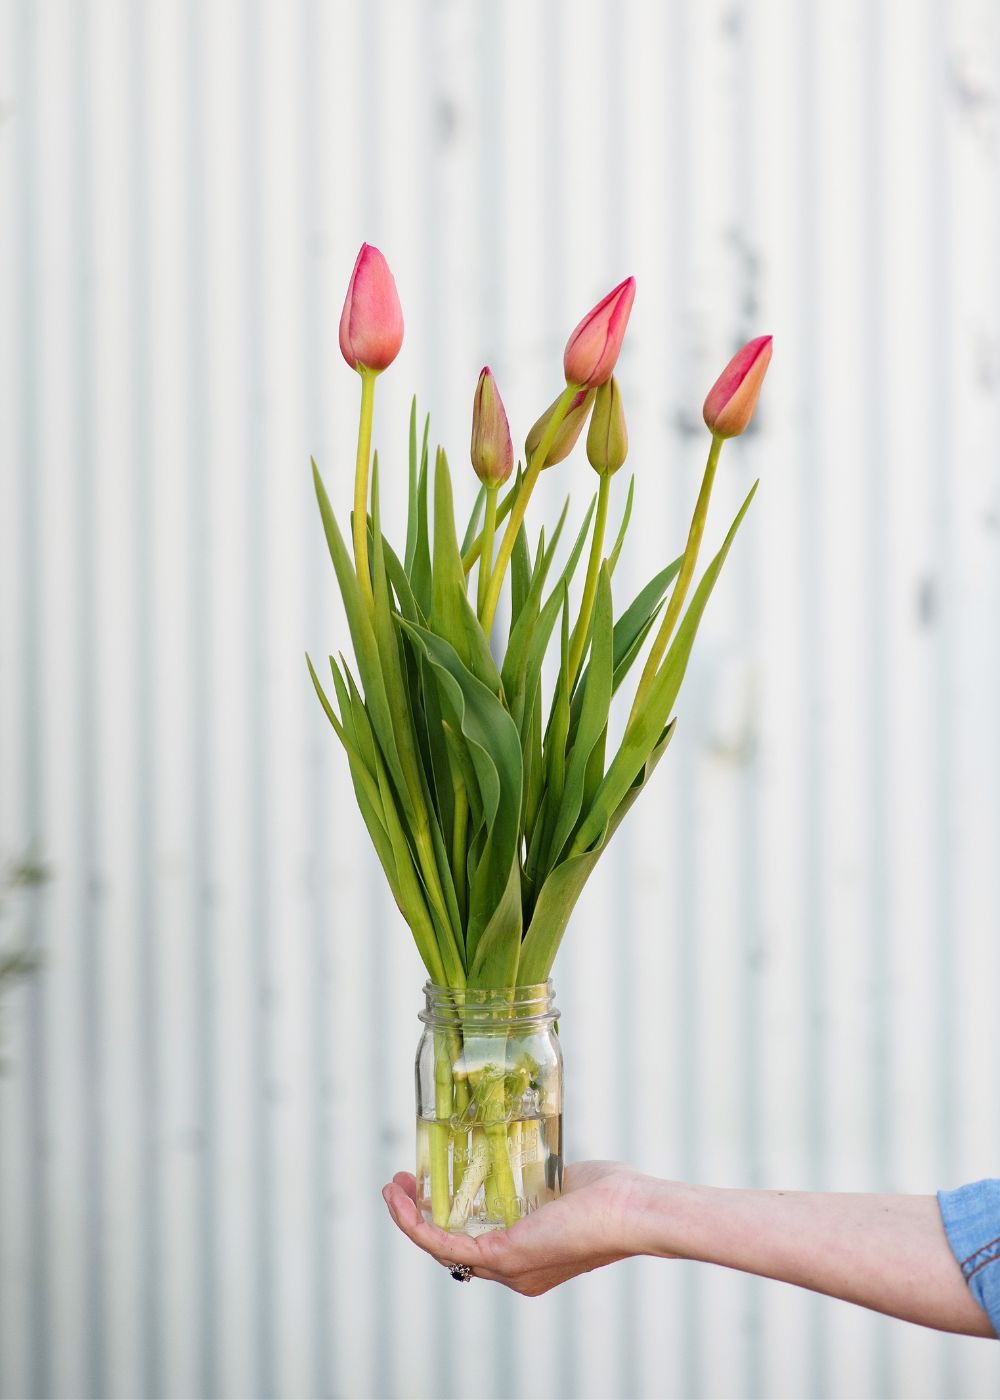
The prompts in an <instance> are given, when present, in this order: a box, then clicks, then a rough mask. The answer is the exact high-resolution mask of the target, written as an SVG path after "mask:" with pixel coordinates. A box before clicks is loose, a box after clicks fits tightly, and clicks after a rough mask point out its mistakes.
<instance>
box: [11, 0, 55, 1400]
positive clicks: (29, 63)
mask: <svg viewBox="0 0 1000 1400" xmlns="http://www.w3.org/2000/svg"><path fill="white" fill-rule="evenodd" d="M37 25H38V17H37V13H36V11H35V7H34V6H33V5H32V4H31V0H22V3H21V4H20V5H19V6H18V13H17V51H18V55H19V59H18V67H17V71H18V74H19V76H20V80H21V82H20V102H19V112H18V119H17V121H16V124H15V128H14V129H15V132H16V155H15V174H14V179H15V189H16V192H17V199H16V205H17V209H18V218H17V237H16V240H15V244H14V256H15V259H16V267H17V271H18V273H19V275H18V276H16V277H15V279H14V281H15V297H16V298H17V301H16V306H17V321H18V345H19V352H18V355H17V363H18V366H19V368H20V383H19V385H18V388H19V390H20V392H19V394H18V400H19V402H20V406H21V407H20V414H19V420H18V422H19V429H20V441H19V456H20V465H21V471H20V482H19V486H20V507H21V517H20V522H19V523H20V535H21V580H20V587H21V636H20V646H19V652H20V655H21V657H22V667H21V692H22V702H21V703H22V716H23V721H24V734H23V741H22V745H21V747H22V752H23V779H22V783H23V790H22V792H21V795H20V809H21V811H20V816H21V821H22V823H23V826H24V829H25V832H26V837H27V841H28V844H29V846H30V847H34V848H36V849H38V850H40V849H41V843H42V839H43V830H42V824H43V821H44V818H45V798H44V788H43V784H44V760H43V754H42V732H41V726H42V714H41V708H40V702H41V692H42V687H41V657H40V646H41V641H40V639H41V635H42V632H41V615H42V604H41V587H42V584H41V540H40V522H39V511H40V506H39V490H38V474H39V469H40V467H41V454H40V452H39V444H38V432H39V429H38V424H39V409H40V391H39V384H38V379H39V345H38V274H37V266H36V261H35V249H36V247H37V242H38V227H39V217H38V185H37V181H36V178H35V171H36V168H37V158H38V150H39V138H38V85H39V82H40V73H39V61H38V48H39V46H38V32H37ZM42 901H43V896H42V895H41V893H40V892H39V891H38V890H37V889H32V890H30V891H29V898H28V899H27V901H26V906H27V907H26V911H25V913H26V935H27V940H28V946H29V947H30V948H31V949H32V950H33V951H34V950H38V949H41V948H42V946H43V942H44V937H45V913H44V905H43V902H42ZM26 1003H27V1037H26V1044H27V1049H28V1056H27V1058H28V1070H27V1074H26V1088H27V1103H26V1113H25V1120H26V1126H27V1133H26V1154H27V1158H28V1163H29V1167H28V1183H29V1185H28V1199H27V1202H26V1211H27V1216H28V1239H29V1242H30V1255H29V1259H28V1267H27V1287H28V1294H29V1326H30V1329H31V1335H30V1340H29V1361H28V1375H29V1381H30V1385H31V1390H32V1394H33V1395H35V1396H39V1397H45V1396H48V1395H49V1394H50V1391H51V1383H50V1375H51V1366H50V1352H49V1318H50V1310H51V1280H50V1277H49V1249H50V1242H51V1227H50V1220H49V1213H48V1187H49V1171H48V1151H47V1144H46V1132H47V1121H48V1069H49V1056H48V1028H49V1018H48V1014H47V1011H48V1007H47V997H46V987H45V974H44V971H43V972H42V973H41V974H40V975H38V976H36V977H34V978H32V979H31V982H30V984H29V985H28V987H27V990H26Z"/></svg>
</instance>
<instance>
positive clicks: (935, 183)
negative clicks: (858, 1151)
mask: <svg viewBox="0 0 1000 1400" xmlns="http://www.w3.org/2000/svg"><path fill="white" fill-rule="evenodd" d="M947 16H948V7H947V6H946V5H944V4H943V3H942V0H929V3H928V43H929V49H930V54H929V60H930V61H929V65H928V66H929V69H930V94H929V100H928V103H927V117H928V123H927V133H926V141H927V162H926V177H925V178H926V182H927V227H928V257H929V264H930V265H929V267H928V275H927V283H928V289H927V294H928V307H929V325H928V344H929V345H931V346H933V347H934V357H935V360H936V362H937V364H938V365H940V366H941V367H942V372H941V373H940V374H939V375H937V376H933V377H932V379H931V383H930V385H929V392H928V394H927V420H928V421H927V460H928V469H929V473H930V492H929V497H930V505H931V520H932V522H933V529H934V539H935V541H936V544H937V549H936V551H935V552H936V558H935V559H934V565H933V567H934V578H935V582H936V585H937V588H938V599H939V602H938V607H937V617H936V621H937V629H938V632H937V638H936V650H937V664H936V665H934V666H932V675H933V679H932V682H931V686H932V704H933V710H932V717H931V734H932V735H933V742H932V744H931V751H932V754H933V757H932V759H931V779H932V784H933V788H932V790H933V793H934V800H933V809H932V810H933V826H932V830H933V832H934V839H933V842H932V848H933V850H934V852H935V856H936V862H937V868H936V871H935V877H936V878H935V905H934V910H933V926H934V931H933V941H934V948H935V951H934V955H933V956H934V975H935V1006H936V1008H937V1017H936V1024H935V1025H934V1064H935V1067H936V1070H935V1081H934V1083H933V1085H932V1087H931V1093H932V1096H933V1100H934V1108H935V1116H936V1118H937V1140H938V1143H939V1144H940V1146H939V1149H938V1168H939V1170H940V1171H941V1172H942V1184H944V1185H947V1186H953V1185H955V1184H956V1181H955V1173H956V1171H957V1169H958V1165H957V1164H958V1153H957V1151H956V1148H955V1144H956V1141H957V1138H958V1131H959V1122H958V1108H957V1105H958V1102H959V1098H960V1096H959V1092H958V1090H959V1084H958V1063H957V1058H956V1054H955V1049H954V1047H955V1043H956V1037H957V1034H958V1019H959V1018H958V1006H957V1001H958V979H957V976H956V972H955V954H954V933H953V928H952V918H953V916H954V912H955V862H956V846H955V829H954V815H953V798H954V792H955V787H954V780H953V774H954V771H955V761H956V746H955V739H954V728H953V725H954V718H955V717H954V716H953V714H952V696H953V691H952V689H951V678H952V676H953V675H954V674H955V666H956V660H957V658H956V650H957V647H956V638H957V636H958V628H959V625H960V622H959V609H958V607H956V606H955V598H956V595H957V594H958V591H959V586H960V585H959V583H958V579H957V560H956V554H955V549H954V544H953V541H954V519H955V511H954V507H953V502H952V489H951V482H952V480H953V476H952V473H951V472H950V471H948V470H947V464H948V463H949V462H950V460H951V457H952V450H953V449H952V443H953V440H954V439H953V432H952V418H953V409H952V399H951V382H952V381H951V375H950V372H949V370H950V367H951V366H952V364H953V363H954V358H955V355H954V351H955V347H954V344H953V336H952V333H951V325H950V321H949V309H950V301H951V293H952V276H951V260H950V254H951V221H950V216H949V195H950V190H949V183H948V126H947V122H948V101H947V99H948V86H947V84H948V65H949V64H950V62H951V61H952V60H951V55H950V53H949V49H948V22H947ZM939 1357H940V1361H939V1384H940V1386H941V1394H942V1395H958V1394H959V1393H960V1390H961V1373H960V1371H959V1365H958V1352H957V1349H956V1347H955V1346H954V1345H950V1346H949V1345H946V1346H943V1347H942V1348H941V1350H940V1353H939Z"/></svg>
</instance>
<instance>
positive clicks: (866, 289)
mask: <svg viewBox="0 0 1000 1400" xmlns="http://www.w3.org/2000/svg"><path fill="white" fill-rule="evenodd" d="M866 15H867V20H866V23H867V32H866V36H865V42H864V55H865V56H864V79H863V83H864V87H863V91H864V97H863V102H864V107H865V121H864V144H865V150H864V153H863V157H862V158H863V160H864V162H865V165H864V170H865V177H864V185H863V190H864V194H863V218H864V220H865V245H866V250H867V251H866V258H867V261H866V264H865V270H864V274H863V284H862V291H863V307H864V315H865V325H866V329H867V336H866V346H865V350H864V352H863V353H864V354H865V356H866V361H867V364H866V369H867V373H866V375H865V383H866V385H867V388H866V391H865V399H864V402H863V406H862V412H863V415H864V424H865V444H866V449H867V453H866V455H867V463H868V470H867V471H866V473H865V480H866V483H867V499H868V519H867V522H866V523H867V532H866V538H865V541H864V545H863V564H862V568H863V570H864V574H865V583H866V587H865V595H866V597H867V598H868V599H869V600H870V604H869V608H868V613H867V624H868V625H867V632H866V636H865V642H864V645H865V659H866V669H867V672H868V683H869V702H868V711H869V720H868V725H867V727H866V730H865V740H866V744H865V768H866V772H867V776H868V790H867V796H868V802H867V808H868V813H869V828H868V838H869V849H868V878H869V889H870V902H869V926H868V935H869V940H870V944H869V946H870V949H871V958H870V964H869V976H870V992H871V1009H870V1022H869V1036H870V1045H871V1069H872V1072H871V1086H872V1094H871V1100H870V1103H869V1115H870V1116H869V1133H870V1141H871V1171H872V1177H873V1189H875V1190H882V1191H884V1190H888V1189H890V1188H891V1181H892V1121H893V1120H892V1100H891V1092H890V1091H891V1075H892V1065H891V1058H890V1056H891V1051H890V1040H891V1011H892V1003H891V994H892V986H891V971H892V969H891V939H890V931H889V930H890V920H891V918H892V908H891V890H890V884H889V870H888V862H889V839H888V835H889V826H890V822H891V820H892V812H891V809H890V806H889V803H888V801H887V788H888V782H889V779H890V772H889V766H888V744H889V726H888V709H887V690H888V687H887V681H886V662H885V650H886V649H885V638H886V636H887V635H888V634H889V616H888V598H887V584H888V570H887V566H886V552H885V542H886V534H887V530H886V517H887V512H888V451H889V442H888V435H887V432H886V425H885V419H884V416H883V414H882V412H881V410H880V399H881V396H880V395H879V393H878V389H877V386H878V384H879V382H880V376H881V374H882V370H883V368H884V366H885V363H886V329H885V309H884V286H885V275H884V274H885V251H884V237H883V234H884V223H883V193H884V182H883V179H882V172H883V169H884V165H885V130H884V121H883V115H882V105H881V104H882V95H883V88H884V85H883V76H884V73H883V70H884V59H885V41H884V24H885V16H884V11H883V10H882V8H881V7H880V6H878V5H873V6H870V7H868V8H867V11H866ZM894 1369H895V1368H894V1366H893V1357H892V1343H891V1340H890V1334H889V1330H888V1329H887V1328H886V1327H885V1326H884V1325H880V1326H878V1327H877V1328H876V1330H875V1350H874V1365H873V1383H874V1386H875V1389H876V1391H877V1392H878V1393H879V1394H880V1395H891V1394H893V1391H894V1384H895V1375H894Z"/></svg>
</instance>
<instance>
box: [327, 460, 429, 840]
mask: <svg viewBox="0 0 1000 1400" xmlns="http://www.w3.org/2000/svg"><path fill="white" fill-rule="evenodd" d="M312 469H313V482H314V485H315V488H316V498H317V500H318V502H319V509H320V515H321V517H322V520H323V529H324V531H325V533H326V541H327V546H328V548H329V550H330V557H331V559H332V560H333V567H334V570H335V572H336V575H337V582H338V583H339V585H340V592H341V596H342V598H343V600H344V610H345V612H346V613H347V625H348V627H349V629H350V633H351V640H352V642H353V643H354V655H355V657H356V658H357V664H358V671H359V673H360V676H361V683H362V685H363V686H364V688H365V703H366V707H367V709H368V713H369V715H370V717H371V722H372V728H373V729H374V731H375V734H376V736H377V738H378V743H379V747H380V748H381V750H382V753H383V755H384V756H385V762H386V766H387V768H388V771H389V775H390V776H391V778H392V781H393V783H394V784H395V785H396V788H397V791H398V792H399V795H400V800H401V802H402V803H403V809H404V812H405V813H406V817H407V820H408V821H409V822H410V823H413V822H414V821H415V812H414V809H413V805H412V800H411V795H410V792H409V790H408V788H407V785H406V781H405V779H404V777H403V766H402V761H401V757H400V754H399V751H398V748H397V744H396V736H395V729H394V725H393V719H392V711H391V709H390V706H389V697H388V695H387V693H386V688H385V681H384V679H383V675H382V666H381V660H380V656H379V648H378V644H377V642H376V639H375V633H374V630H373V628H372V622H371V619H370V618H369V615H368V609H367V607H366V605H365V601H364V599H363V598H362V596H361V588H360V585H359V584H358V577H357V574H356V573H355V572H354V565H353V563H352V562H351V557H350V555H349V554H348V552H347V546H346V545H345V544H344V538H343V536H342V535H341V533H340V529H339V527H338V525H337V521H336V517H335V516H334V514H333V508H332V507H331V505H330V500H329V497H328V496H327V494H326V488H325V487H324V485H323V480H322V478H321V476H320V474H319V470H318V468H317V466H316V463H315V462H313V464H312Z"/></svg>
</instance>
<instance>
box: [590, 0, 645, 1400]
mask: <svg viewBox="0 0 1000 1400" xmlns="http://www.w3.org/2000/svg"><path fill="white" fill-rule="evenodd" d="M604 14H605V34H604V62H603V67H604V71H605V72H606V74H607V80H608V86H609V90H610V91H612V92H621V93H624V92H625V91H627V86H628V74H627V72H626V65H625V49H626V45H625V42H624V38H623V29H624V28H625V25H626V24H627V22H628V10H627V8H626V7H625V6H622V7H621V8H620V9H619V8H617V7H615V6H611V5H608V6H606V7H605V11H604ZM625 111H626V108H625V103H624V101H614V102H611V103H610V104H609V107H608V144H607V148H606V153H605V160H606V165H605V168H604V170H603V171H602V172H601V180H600V186H601V188H602V190H603V192H604V207H605V210H606V228H605V238H606V240H607V254H608V263H609V267H608V268H607V269H606V277H605V284H606V285H613V284H614V283H615V282H617V281H618V280H619V279H620V278H621V277H622V276H623V275H625V274H627V273H628V272H629V271H630V269H626V268H624V267H623V266H622V263H623V258H624V254H625V244H626V239H625V237H624V236H623V227H622V220H623V218H624V216H625V211H626V209H627V208H628V207H629V206H628V203H627V201H628V193H629V185H628V179H627V175H628V161H627V158H626V156H625V152H626V151H627V150H628V122H627V120H626V116H625ZM625 476H626V472H625V470H624V469H623V470H622V471H621V472H620V473H619V484H620V488H621V487H624V485H625V483H624V481H623V478H625ZM626 489H627V488H626ZM618 496H619V499H618V503H617V504H618V508H619V510H622V509H624V490H622V489H620V490H619V493H618ZM630 820H632V821H635V820H636V818H635V817H632V818H630ZM634 852H635V847H634V846H633V844H632V843H631V842H628V841H626V840H625V839H624V838H623V837H621V836H619V838H618V840H616V841H613V842H612V843H611V848H610V853H609V856H608V859H609V860H610V862H611V879H612V881H613V883H614V889H615V894H616V899H617V904H618V915H619V918H620V919H621V922H622V928H621V932H620V934H619V939H620V946H621V948H622V951H623V954H624V955H623V956H619V957H617V958H616V959H615V961H614V987H613V992H612V995H613V1001H614V1027H613V1030H612V1034H613V1036H614V1038H615V1043H616V1044H617V1045H626V1044H627V1043H628V1028H629V1025H630V1022H631V1020H632V1018H633V1017H634V1015H635V1011H634V1005H633V1003H634V995H635V993H634V977H635V971H634V969H635V953H636V900H635V860H634ZM636 1077H637V1076H636V1073H635V1072H631V1073H626V1074H623V1075H621V1076H619V1077H618V1079H617V1080H616V1083H615V1094H614V1100H615V1110H616V1112H615V1123H614V1129H613V1131H614V1134H615V1137H616V1139H617V1143H618V1148H617V1154H620V1155H621V1157H622V1158H623V1160H624V1161H626V1162H632V1163H634V1162H635V1160H636V1157H637V1154H638V1147H639V1143H638V1134H637V1132H636V1114H637V1113H638V1112H639V1102H638V1096H637V1093H636V1089H637V1084H636ZM617 1154H616V1155H617ZM638 1267H639V1266H638V1265H637V1264H635V1263H633V1262H629V1263H627V1264H626V1265H625V1267H624V1268H623V1269H621V1270H619V1271H618V1276H617V1280H616V1282H617V1291H616V1296H615V1303H616V1304H617V1319H618V1321H617V1328H616V1333H617V1337H618V1339H619V1340H618V1343H617V1350H618V1367H617V1368H616V1369H617V1378H616V1379H617V1384H618V1393H619V1394H620V1395H623V1396H637V1395H638V1394H639V1391H640V1375H641V1364H640V1357H641V1351H642V1339H641V1337H640V1335H639V1288H638V1274H637V1268H638Z"/></svg>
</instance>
